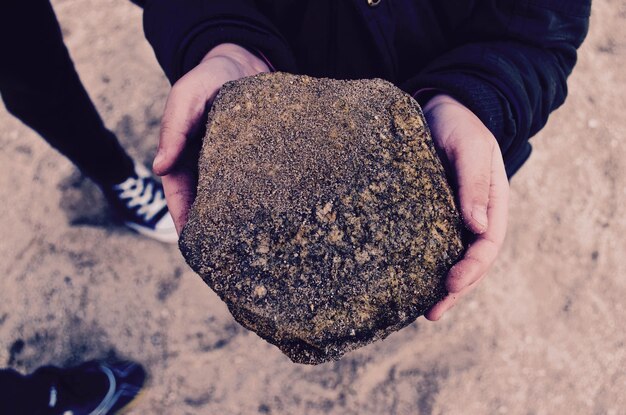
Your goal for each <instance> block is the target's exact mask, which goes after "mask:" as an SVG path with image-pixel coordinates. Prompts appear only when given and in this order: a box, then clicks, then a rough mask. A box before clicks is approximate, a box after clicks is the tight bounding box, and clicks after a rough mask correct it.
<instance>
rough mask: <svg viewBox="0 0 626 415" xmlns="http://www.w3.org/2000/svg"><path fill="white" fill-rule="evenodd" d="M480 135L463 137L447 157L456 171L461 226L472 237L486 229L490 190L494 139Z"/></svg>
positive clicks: (455, 141) (487, 226) (456, 141)
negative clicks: (462, 225)
mask: <svg viewBox="0 0 626 415" xmlns="http://www.w3.org/2000/svg"><path fill="white" fill-rule="evenodd" d="M479 131H480V132H481V134H480V135H479V134H477V135H475V136H463V137H458V138H457V139H455V140H454V143H453V146H452V148H448V149H446V151H447V152H449V153H451V154H450V155H449V157H450V158H451V159H452V162H453V163H454V166H455V170H456V177H457V185H458V195H459V203H460V205H461V214H462V215H463V220H464V222H465V225H466V226H467V227H468V228H469V229H470V230H471V231H472V232H473V233H475V234H481V233H483V232H485V231H487V229H488V228H489V216H488V214H487V209H488V207H489V192H490V186H491V176H492V174H491V164H492V160H491V158H492V154H493V150H494V148H496V147H497V146H496V145H495V139H493V138H492V137H489V136H488V135H487V136H485V134H484V132H483V131H482V130H479Z"/></svg>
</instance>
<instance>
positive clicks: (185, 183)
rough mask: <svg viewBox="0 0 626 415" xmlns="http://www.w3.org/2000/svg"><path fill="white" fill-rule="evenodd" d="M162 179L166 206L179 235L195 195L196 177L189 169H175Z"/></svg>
mask: <svg viewBox="0 0 626 415" xmlns="http://www.w3.org/2000/svg"><path fill="white" fill-rule="evenodd" d="M162 181H163V190H164V192H165V199H166V200H167V207H168V209H169V211H170V214H171V215H172V219H173V220H174V225H175V226H176V231H177V232H178V234H179V235H180V232H181V231H182V229H183V227H184V226H185V223H187V216H188V214H189V210H190V209H191V204H192V203H193V201H194V199H195V197H196V178H195V176H194V175H193V174H192V173H191V172H189V171H186V170H177V171H174V172H172V173H170V174H167V175H165V176H163V178H162Z"/></svg>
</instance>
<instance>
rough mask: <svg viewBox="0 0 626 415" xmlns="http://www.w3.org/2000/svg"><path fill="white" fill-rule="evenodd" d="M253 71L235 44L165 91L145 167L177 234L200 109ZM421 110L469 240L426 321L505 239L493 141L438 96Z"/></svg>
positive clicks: (448, 304) (504, 199)
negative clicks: (159, 187)
mask: <svg viewBox="0 0 626 415" xmlns="http://www.w3.org/2000/svg"><path fill="white" fill-rule="evenodd" d="M261 72H269V68H268V66H267V64H266V63H265V62H263V61H262V60H261V59H259V58H258V57H256V56H255V55H254V54H252V53H250V52H249V51H248V50H246V49H244V48H242V47H240V46H237V45H234V44H222V45H219V46H216V47H215V48H213V49H212V50H211V51H210V52H209V53H208V54H207V55H206V56H205V58H204V59H203V60H202V62H200V64H199V65H198V66H196V67H195V68H194V69H192V70H191V71H190V72H189V73H187V74H186V75H185V76H184V77H182V78H181V79H180V80H179V81H178V82H176V84H175V85H174V86H173V87H172V90H171V92H170V94H169V96H168V99H167V103H166V105H165V112H164V114H163V119H162V122H161V134H160V140H159V148H158V151H157V155H156V158H155V160H154V165H153V168H154V172H155V173H156V174H158V175H159V176H161V177H162V180H163V188H164V190H165V197H166V199H167V204H168V207H169V210H170V213H171V215H172V218H173V219H174V223H175V225H176V229H177V230H178V232H179V233H180V231H181V230H182V227H183V226H184V224H185V223H186V221H187V214H188V212H189V209H190V208H191V204H192V203H193V200H194V199H195V192H196V184H197V170H198V167H197V157H198V145H199V144H198V143H199V142H200V141H201V140H199V136H200V135H201V134H202V133H203V130H204V127H205V125H204V124H205V122H206V114H207V110H208V108H210V106H211V104H212V103H213V100H214V99H215V96H216V95H217V93H218V91H219V89H220V88H221V86H222V85H223V84H224V83H226V82H228V81H232V80H236V79H239V78H243V77H246V76H252V75H256V74H258V73H261ZM423 111H424V115H425V116H426V120H427V121H428V124H429V126H430V129H431V132H432V136H433V139H434V140H435V144H436V145H437V149H438V151H439V156H440V157H441V159H442V161H443V163H444V165H445V166H446V169H448V172H449V173H450V175H451V176H452V177H454V178H455V180H456V183H455V186H456V192H457V197H458V200H459V203H460V207H461V214H462V216H463V221H464V222H465V225H466V226H467V228H468V229H469V230H470V231H471V232H472V233H473V234H474V235H475V237H474V240H473V241H472V243H471V244H470V246H469V248H468V249H467V250H466V251H465V254H464V256H463V258H462V259H461V260H460V261H459V262H458V263H456V264H455V265H454V266H453V267H452V269H451V270H450V272H449V273H448V276H447V277H446V288H447V290H448V292H449V293H448V295H447V296H446V297H445V298H444V299H443V300H441V301H440V302H439V303H437V304H435V305H434V306H433V307H432V308H431V309H430V310H429V311H428V312H427V313H426V318H427V319H429V320H433V321H434V320H438V319H439V318H441V316H442V315H443V313H445V312H446V311H447V310H449V309H450V308H452V307H453V306H454V305H455V303H456V302H457V301H458V300H459V299H460V298H461V297H463V296H464V295H465V294H467V293H468V292H469V291H471V290H472V289H473V288H474V287H475V286H476V283H477V282H479V281H480V280H482V279H483V278H484V277H485V275H486V274H487V271H488V270H489V269H490V268H491V266H492V264H493V262H494V261H495V259H496V256H497V254H498V252H499V250H500V247H501V246H502V243H503V241H504V236H505V233H506V226H507V218H508V191H509V183H508V179H507V176H506V172H505V170H504V163H503V161H502V155H501V154H500V149H499V147H498V143H497V142H496V140H495V138H494V136H493V135H492V134H491V132H490V131H489V130H488V129H487V127H485V125H484V124H483V123H482V122H481V121H480V119H478V117H476V115H474V114H473V113H472V112H471V111H470V110H469V109H467V108H466V107H465V106H463V105H462V104H461V103H459V102H458V101H456V100H455V99H454V98H452V97H450V96H447V95H444V94H441V95H436V96H434V97H433V98H431V99H430V100H429V101H428V103H427V104H426V105H425V106H424V108H423Z"/></svg>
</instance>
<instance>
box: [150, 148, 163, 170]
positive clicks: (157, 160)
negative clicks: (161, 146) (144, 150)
mask: <svg viewBox="0 0 626 415" xmlns="http://www.w3.org/2000/svg"><path fill="white" fill-rule="evenodd" d="M163 159H164V156H163V153H161V152H159V153H157V155H156V156H155V157H154V161H153V162H152V169H154V170H157V169H158V167H159V166H160V165H161V163H163Z"/></svg>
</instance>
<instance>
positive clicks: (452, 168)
mask: <svg viewBox="0 0 626 415" xmlns="http://www.w3.org/2000/svg"><path fill="white" fill-rule="evenodd" d="M424 115H425V116H426V120H427V122H428V124H429V126H430V130H431V132H432V136H433V139H434V141H435V144H436V146H437V150H438V151H439V156H440V157H441V159H442V161H443V163H444V166H445V167H446V169H447V170H448V171H449V173H451V176H452V177H453V178H454V180H456V183H455V184H456V190H457V196H458V200H459V203H460V207H461V215H462V217H463V221H464V223H465V225H466V226H467V228H468V229H469V230H470V231H471V232H472V233H473V234H474V235H475V236H474V240H473V241H472V242H471V243H470V245H469V247H468V248H467V250H466V251H465V254H464V255H463V258H462V259H461V260H460V261H459V262H458V263H456V264H455V265H454V266H453V267H452V268H451V269H450V272H449V273H448V275H447V277H446V289H447V290H448V295H447V296H446V297H445V298H444V299H443V300H441V301H439V302H438V303H437V304H435V305H434V306H433V307H432V308H431V309H430V310H429V311H428V312H427V313H426V318H427V319H428V320H432V321H435V320H438V319H439V318H441V316H442V315H443V313H445V312H446V311H447V310H449V309H450V308H452V307H453V306H454V305H455V303H456V302H457V301H458V300H459V299H460V298H461V297H463V296H464V295H465V294H467V293H468V292H470V291H471V290H472V289H473V288H474V287H475V286H476V284H477V283H478V282H479V281H480V280H482V279H483V278H484V277H485V275H486V274H487V272H488V271H489V269H490V268H491V266H492V265H493V262H494V261H495V259H496V257H497V255H498V252H499V251H500V247H501V246H502V243H503V241H504V236H505V234H506V226H507V219H508V209H509V182H508V179H507V176H506V172H505V170H504V163H503V161H502V155H501V153H500V148H499V146H498V142H497V141H496V139H495V137H494V136H493V135H492V134H491V132H490V131H489V130H488V129H487V127H485V125H484V124H483V123H482V122H481V121H480V119H479V118H478V117H476V115H474V113H472V112H471V111H470V110H469V109H467V108H466V107H465V106H463V105H462V104H461V103H460V102H458V101H456V100H455V99H454V98H452V97H450V96H447V95H436V96H435V97H433V98H432V99H431V100H430V101H428V103H427V104H426V105H425V106H424Z"/></svg>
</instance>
